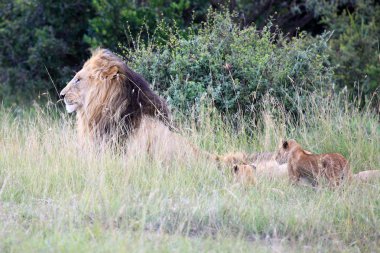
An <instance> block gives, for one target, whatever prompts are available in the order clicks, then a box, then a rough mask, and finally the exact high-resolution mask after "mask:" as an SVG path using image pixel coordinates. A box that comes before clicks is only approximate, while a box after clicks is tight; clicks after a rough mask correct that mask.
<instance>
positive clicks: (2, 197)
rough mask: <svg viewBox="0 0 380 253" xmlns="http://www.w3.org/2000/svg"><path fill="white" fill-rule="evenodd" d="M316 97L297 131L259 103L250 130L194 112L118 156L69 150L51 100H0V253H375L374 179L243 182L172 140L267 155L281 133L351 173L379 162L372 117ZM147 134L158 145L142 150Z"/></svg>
mask: <svg viewBox="0 0 380 253" xmlns="http://www.w3.org/2000/svg"><path fill="white" fill-rule="evenodd" d="M316 101H317V99H315V100H313V99H311V102H310V108H306V109H305V110H304V112H303V113H304V114H303V115H304V119H301V121H300V123H297V127H296V124H295V123H293V122H292V121H291V120H290V117H288V115H284V114H281V115H282V116H278V115H279V114H276V113H278V112H274V111H273V110H269V109H268V111H267V116H266V117H264V119H265V120H264V121H262V122H259V123H258V125H257V127H256V128H254V129H251V128H249V127H248V124H246V123H244V121H240V124H236V122H237V121H235V124H234V126H233V127H232V126H231V124H226V123H222V121H221V120H220V119H219V117H217V116H215V114H214V113H213V112H210V111H208V110H206V112H205V113H204V114H205V115H207V116H204V117H202V118H200V119H199V122H198V123H199V127H198V128H197V130H195V127H194V125H192V124H191V122H186V121H182V124H181V126H180V128H181V129H183V132H182V133H181V135H182V136H183V137H184V138H185V139H186V141H183V139H182V138H178V139H176V138H177V137H174V138H173V137H172V134H171V133H169V132H165V130H162V129H161V128H160V127H157V128H155V131H156V132H153V133H151V139H149V138H147V139H145V140H144V141H141V138H138V139H139V140H140V141H135V142H133V141H132V143H134V144H133V145H132V144H130V145H128V149H127V151H125V152H115V151H112V150H108V149H105V150H103V151H102V152H98V150H91V149H89V148H86V149H83V148H81V147H79V145H78V143H77V138H76V135H75V131H74V129H73V128H74V124H73V119H72V118H71V117H70V116H68V115H66V114H64V113H60V112H59V110H57V109H55V108H54V107H53V108H49V109H38V108H34V109H32V110H29V111H28V112H25V111H22V110H21V111H16V110H9V109H4V108H2V109H0V238H1V239H0V251H2V252H27V251H32V252H34V251H36V252H41V251H45V252H46V251H48V252H49V251H51V252H57V251H62V252H66V251H67V252H73V251H75V252H82V251H84V252H88V251H89V252H93V251H98V252H104V251H105V252H114V251H138V252H151V251H163V252H167V251H176V252H188V251H192V252H194V251H195V252H199V251H215V252H223V251H225V252H231V251H252V250H255V251H260V252H261V251H262V252H271V251H277V252H284V251H308V252H318V251H328V252H332V251H353V252H357V251H365V252H368V251H373V252H375V251H378V250H379V248H380V231H379V227H380V201H379V196H380V182H378V181H377V182H374V183H370V184H352V185H348V186H346V187H344V188H341V189H338V190H335V191H332V190H330V189H325V188H321V189H318V190H314V189H311V188H309V187H303V186H291V185H289V184H288V182H287V181H286V180H277V181H276V180H273V181H271V180H268V179H265V178H258V184H257V186H255V187H248V188H247V187H241V186H240V185H238V184H236V183H234V181H233V180H232V176H231V174H230V173H229V172H228V171H223V170H219V169H218V168H217V167H216V165H215V164H213V163H210V162H209V161H207V159H204V158H199V156H195V158H194V157H193V156H192V153H191V152H189V153H186V152H185V151H186V150H187V146H186V145H185V144H183V143H182V141H183V142H184V143H186V142H187V141H191V142H192V143H195V144H197V145H199V146H200V147H202V148H203V149H206V150H208V151H215V152H218V153H224V152H226V151H231V150H232V151H237V150H240V151H247V152H251V151H270V150H274V149H275V147H276V146H277V144H278V139H279V138H280V137H282V136H284V135H286V136H287V137H290V138H295V139H297V140H298V141H299V142H300V143H301V144H302V145H303V146H305V147H307V149H309V150H311V151H313V152H332V151H337V152H341V153H342V154H343V155H345V156H346V157H347V158H348V159H349V160H350V161H351V164H352V167H353V170H354V171H356V172H357V171H361V170H367V169H375V168H377V169H380V155H379V150H380V126H379V121H378V116H375V115H374V114H372V113H371V112H369V111H366V110H364V111H358V110H356V109H355V108H349V107H347V108H341V107H338V106H337V104H336V103H337V102H331V103H330V104H328V103H327V102H324V103H326V104H322V105H321V104H320V103H317V102H316ZM268 108H269V107H268ZM210 115H214V116H210ZM273 115H277V116H273ZM232 129H233V130H232ZM162 131H164V132H162ZM247 133H251V134H247ZM144 136H146V135H144ZM151 140H155V141H158V142H156V143H159V145H158V146H156V147H155V148H153V149H151V153H150V154H149V153H146V152H142V151H141V150H144V149H143V148H144V147H146V145H147V143H149V142H150V141H151ZM169 145H170V146H173V145H175V146H176V148H175V149H174V150H171V148H169ZM159 147H162V148H161V149H160V148H159ZM163 151H165V152H163ZM167 151H173V152H174V154H175V155H174V156H169V155H166V153H167ZM175 152H177V153H175ZM178 152H179V153H178ZM178 154H185V157H181V156H180V155H178Z"/></svg>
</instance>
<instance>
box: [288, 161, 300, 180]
mask: <svg viewBox="0 0 380 253" xmlns="http://www.w3.org/2000/svg"><path fill="white" fill-rule="evenodd" d="M288 174H289V181H290V183H292V184H297V183H298V181H299V180H300V177H301V174H300V173H299V172H298V171H297V170H296V167H295V166H294V165H293V164H291V163H288Z"/></svg>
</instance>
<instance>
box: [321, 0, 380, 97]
mask: <svg viewBox="0 0 380 253" xmlns="http://www.w3.org/2000/svg"><path fill="white" fill-rule="evenodd" d="M338 7H339V6H337V5H330V8H326V9H325V13H324V15H323V19H322V22H323V23H324V24H326V25H327V27H328V29H330V30H333V31H334V35H333V37H332V39H331V40H330V47H331V59H332V63H333V64H335V65H336V66H337V68H336V71H335V73H336V74H335V79H336V81H337V83H338V85H339V86H340V87H341V88H343V87H345V86H347V87H348V89H349V90H350V91H352V92H354V94H355V95H356V96H357V95H360V94H358V91H360V92H361V93H362V94H363V95H368V96H369V97H370V96H371V95H372V94H373V93H374V92H375V91H376V90H377V91H379V85H380V83H379V80H380V58H379V57H380V49H379V48H380V41H379V38H380V4H379V3H378V2H376V1H373V0H359V1H357V2H356V5H355V6H354V7H355V8H354V9H351V10H350V9H344V10H343V11H342V12H341V13H340V14H339V12H338V11H337V9H338ZM358 88H359V89H358Z"/></svg>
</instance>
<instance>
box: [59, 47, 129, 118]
mask: <svg viewBox="0 0 380 253" xmlns="http://www.w3.org/2000/svg"><path fill="white" fill-rule="evenodd" d="M124 69H125V66H124V63H123V62H122V60H121V59H120V58H119V57H118V56H116V55H115V54H113V53H112V52H111V51H109V50H106V49H97V50H96V51H94V53H93V54H92V56H91V58H90V59H89V60H88V61H87V62H86V63H85V64H84V66H83V68H82V69H81V70H80V71H79V72H78V73H76V75H75V76H74V78H73V79H72V80H71V81H70V82H69V83H68V84H67V85H66V87H65V88H64V89H63V90H62V91H61V93H60V96H61V98H63V100H64V102H65V105H66V110H67V112H69V113H71V112H74V111H78V110H81V109H86V108H87V107H88V105H90V104H91V103H93V104H95V103H96V104H105V102H107V100H109V98H110V97H112V96H114V95H115V93H117V91H118V90H117V89H120V86H121V85H120V84H121V83H122V81H123V80H122V79H123V78H125V76H124V75H122V73H123V70H124Z"/></svg>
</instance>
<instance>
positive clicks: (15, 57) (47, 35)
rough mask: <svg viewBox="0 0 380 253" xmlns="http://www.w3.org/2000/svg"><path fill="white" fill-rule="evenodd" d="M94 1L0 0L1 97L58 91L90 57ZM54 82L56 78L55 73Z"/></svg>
mask: <svg viewBox="0 0 380 253" xmlns="http://www.w3.org/2000/svg"><path fill="white" fill-rule="evenodd" d="M90 14H91V8H90V1H89V0H85V1H76V0H66V1H64V2H61V1H54V0H43V1H42V0H33V1H7V0H1V1H0V45H1V47H0V100H1V101H3V102H6V103H7V102H9V101H16V102H17V101H19V100H20V99H21V98H25V97H26V98H28V99H30V98H32V95H35V94H36V93H37V92H38V93H42V92H46V91H49V92H51V93H55V88H54V84H53V82H52V81H54V82H55V83H56V85H58V86H61V85H62V84H63V83H64V81H65V80H67V78H68V77H69V76H71V75H72V74H73V68H75V67H76V66H79V65H80V64H81V62H83V60H84V58H86V57H87V56H88V55H87V54H88V51H87V49H88V45H86V44H85V43H84V42H83V39H82V37H83V33H84V32H85V31H86V29H87V27H88V26H87V20H88V18H89V17H90ZM49 75H50V76H51V78H52V81H51V80H50V77H49Z"/></svg>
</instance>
